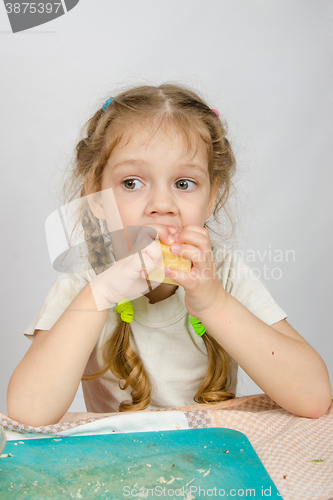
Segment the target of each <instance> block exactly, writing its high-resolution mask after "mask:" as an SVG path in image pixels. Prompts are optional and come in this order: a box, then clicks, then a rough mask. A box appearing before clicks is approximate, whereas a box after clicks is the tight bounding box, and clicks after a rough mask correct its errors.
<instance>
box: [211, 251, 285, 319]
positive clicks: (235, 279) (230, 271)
mask: <svg viewBox="0 0 333 500" xmlns="http://www.w3.org/2000/svg"><path fill="white" fill-rule="evenodd" d="M212 250H213V255H214V259H215V264H216V271H217V275H218V278H219V281H220V283H221V285H222V286H223V288H224V289H225V290H226V291H227V292H228V293H229V294H230V295H232V296H233V297H235V298H236V299H237V300H238V301H239V302H240V303H241V304H243V305H244V306H245V307H246V308H247V309H249V311H251V312H252V313H253V314H254V315H255V316H257V317H259V318H260V319H261V320H262V321H264V322H265V323H267V324H270V325H272V324H273V323H276V322H277V321H280V320H281V319H285V318H286V317H287V314H286V313H285V312H284V311H283V310H282V309H281V308H280V307H279V305H278V304H277V303H276V302H275V300H274V298H273V297H272V295H271V293H270V292H269V290H268V288H267V286H266V283H264V282H263V281H262V280H261V277H260V273H258V269H255V268H251V267H250V266H249V265H248V263H247V262H246V261H245V260H244V258H243V256H242V252H238V251H236V250H233V249H228V248H226V247H223V246H221V247H213V248H212Z"/></svg>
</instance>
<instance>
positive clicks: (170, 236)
mask: <svg viewBox="0 0 333 500" xmlns="http://www.w3.org/2000/svg"><path fill="white" fill-rule="evenodd" d="M168 242H169V243H170V245H172V243H174V242H175V238H174V237H173V236H172V235H171V234H170V235H169V236H168Z"/></svg>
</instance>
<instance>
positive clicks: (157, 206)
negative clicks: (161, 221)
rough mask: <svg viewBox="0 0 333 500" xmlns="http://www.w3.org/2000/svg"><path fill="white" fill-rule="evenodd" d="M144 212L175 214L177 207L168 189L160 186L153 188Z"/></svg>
mask: <svg viewBox="0 0 333 500" xmlns="http://www.w3.org/2000/svg"><path fill="white" fill-rule="evenodd" d="M146 212H147V213H148V214H149V215H152V214H154V213H156V214H162V215H163V214H177V213H178V207H177V204H176V202H175V199H174V197H173V195H172V193H171V191H170V190H168V189H167V188H165V187H164V188H163V187H161V188H160V189H156V188H155V189H154V190H153V191H152V192H151V194H150V197H149V199H148V202H147V206H146Z"/></svg>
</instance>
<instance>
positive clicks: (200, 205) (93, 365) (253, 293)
mask: <svg viewBox="0 0 333 500" xmlns="http://www.w3.org/2000/svg"><path fill="white" fill-rule="evenodd" d="M76 152H77V155H76V168H75V170H74V178H75V180H76V181H78V183H79V191H80V196H81V197H82V198H83V197H85V198H84V199H85V200H89V201H88V203H86V204H85V208H84V211H83V215H82V221H81V222H82V227H83V230H84V233H85V238H86V241H87V245H88V248H89V262H90V265H91V268H90V270H83V271H82V272H81V273H78V272H75V273H64V274H61V275H60V276H59V278H58V279H57V280H56V282H55V284H54V285H53V287H52V288H51V290H50V291H49V293H48V294H47V296H46V298H45V300H44V302H43V304H42V307H41V309H40V311H39V314H38V316H37V318H36V319H35V320H34V321H33V323H32V324H31V325H30V327H29V328H28V329H27V330H26V334H27V335H30V338H32V339H33V343H32V344H31V346H30V348H29V350H28V351H27V353H26V355H25V357H24V358H23V360H22V361H21V363H20V364H19V365H18V367H17V368H16V370H15V372H14V374H13V376H12V378H11V380H10V383H9V388H8V414H9V416H10V417H11V418H12V419H15V420H17V421H20V422H24V423H26V424H30V425H35V426H39V425H46V424H52V423H55V422H57V421H59V419H60V418H61V417H62V416H63V415H64V414H65V413H66V411H67V410H68V408H69V407H70V405H71V403H72V401H73V398H74V396H75V394H76V391H77V389H78V386H79V384H80V382H81V380H82V386H83V392H84V397H85V402H86V406H87V410H88V411H92V412H114V411H133V410H145V409H153V408H163V407H180V406H184V405H191V404H194V402H197V403H214V402H218V401H223V400H226V399H229V398H233V397H235V391H236V381H237V380H236V377H237V366H238V365H239V366H241V367H242V368H243V369H244V370H245V372H246V373H248V375H249V376H250V377H251V378H252V379H253V380H254V381H255V382H256V383H257V384H258V385H259V386H260V387H261V388H262V390H263V391H264V392H265V393H266V394H267V395H268V396H269V397H270V398H271V399H273V400H274V401H275V402H276V403H277V404H279V405H280V406H282V407H283V408H285V409H286V410H288V411H290V412H292V413H295V414H297V415H300V416H304V417H314V418H315V417H320V416H321V415H323V414H324V413H325V412H326V411H327V409H328V407H329V405H330V403H331V398H332V391H331V387H330V382H329V377H328V373H327V369H326V366H325V364H324V362H323V361H322V359H321V358H320V356H319V355H318V354H317V353H316V351H314V349H313V348H312V347H311V346H310V345H309V344H308V343H307V342H306V341H305V340H304V339H303V338H302V337H301V336H300V335H299V334H298V333H297V332H296V331H295V330H294V329H293V328H292V327H291V326H290V325H289V324H288V323H287V321H286V319H285V318H286V314H285V313H284V312H283V311H282V310H281V309H280V308H279V306H278V305H277V304H276V303H275V302H274V300H273V298H272V297H271V295H270V294H269V293H268V291H267V290H266V288H265V287H264V286H263V285H262V284H261V283H260V282H259V281H258V280H257V279H255V278H254V277H253V275H252V273H251V272H250V271H249V268H248V267H247V266H246V264H245V263H244V262H243V261H242V259H241V258H240V257H239V255H238V254H237V253H236V252H232V251H226V250H224V249H223V248H222V247H216V248H212V245H211V241H210V233H209V231H208V229H207V226H206V221H207V220H208V219H209V217H210V216H211V215H213V216H214V217H215V216H216V215H217V213H218V211H219V210H220V209H221V208H222V207H223V206H224V204H225V202H226V200H227V198H228V193H229V187H230V182H231V176H232V174H233V172H234V169H235V159H234V155H233V153H232V150H231V147H230V144H229V142H228V140H227V138H226V129H225V126H224V125H223V123H222V121H221V120H220V118H219V116H218V113H217V111H216V110H214V109H211V108H210V107H209V106H208V105H207V104H205V102H204V101H203V100H202V99H201V98H200V97H199V96H197V95H196V94H195V93H194V92H192V91H190V90H188V89H185V88H183V87H179V86H176V85H161V86H159V87H154V86H143V87H137V88H133V89H131V90H128V91H126V92H123V93H121V94H120V95H118V96H117V97H114V98H109V99H108V100H107V101H106V103H105V104H104V106H103V107H102V109H99V110H98V111H97V112H96V113H95V115H94V116H93V117H92V118H91V120H90V121H89V122H88V127H87V133H86V137H84V139H82V140H81V141H80V142H79V144H78V145H77V148H76ZM112 203H115V204H116V206H117V210H118V211H119V214H120V217H121V224H123V227H124V228H125V229H126V228H129V227H144V228H152V230H155V231H156V233H155V234H157V235H158V238H159V240H160V241H161V242H162V243H164V244H165V245H171V250H170V251H171V252H172V254H173V255H175V256H180V255H181V256H182V257H183V258H186V259H189V260H190V261H191V266H192V267H191V269H190V272H185V271H181V270H179V269H175V268H172V266H170V267H167V268H166V269H165V275H166V277H168V278H169V280H168V282H167V283H155V286H154V287H152V286H150V288H149V291H148V286H147V284H148V285H149V281H147V280H146V278H147V275H149V274H150V273H151V272H152V271H153V270H154V269H155V268H158V267H159V266H160V263H161V259H162V254H161V249H160V246H159V243H158V241H157V240H156V241H153V242H151V244H149V245H147V246H146V247H145V248H143V249H142V252H141V254H140V253H139V252H136V253H133V254H132V255H129V256H127V257H125V258H121V259H120V260H119V259H118V260H117V262H115V259H114V255H113V253H114V248H113V247H112V245H111V246H110V244H109V243H108V242H107V241H106V239H105V236H104V235H103V234H104V233H103V232H102V231H101V225H102V224H104V225H105V224H106V227H107V228H108V229H109V231H110V233H111V239H112V231H113V230H115V229H117V221H115V220H114V217H115V215H114V210H112V209H111V208H112ZM110 207H111V208H110ZM103 221H104V222H103ZM120 227H121V226H120ZM118 229H119V227H118ZM148 231H149V230H148ZM139 254H140V255H141V256H140V255H139ZM125 298H127V299H128V298H131V299H132V300H131V301H130V302H125V303H124V301H123V299H125ZM119 302H120V304H119ZM117 304H118V305H117ZM116 305H117V307H115V306H116ZM205 329H206V330H205Z"/></svg>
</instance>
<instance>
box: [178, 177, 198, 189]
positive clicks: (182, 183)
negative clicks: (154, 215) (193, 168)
mask: <svg viewBox="0 0 333 500" xmlns="http://www.w3.org/2000/svg"><path fill="white" fill-rule="evenodd" d="M196 185H197V184H196V182H194V181H190V180H189V179H179V181H177V182H176V186H177V187H178V189H180V190H182V191H190V190H191V189H194V187H195V186H196Z"/></svg>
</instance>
